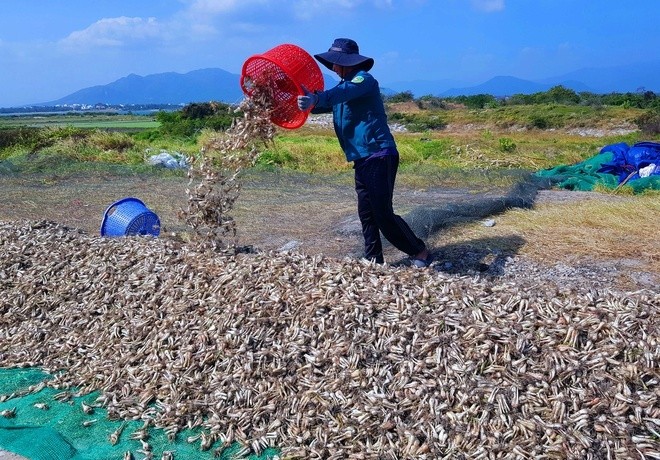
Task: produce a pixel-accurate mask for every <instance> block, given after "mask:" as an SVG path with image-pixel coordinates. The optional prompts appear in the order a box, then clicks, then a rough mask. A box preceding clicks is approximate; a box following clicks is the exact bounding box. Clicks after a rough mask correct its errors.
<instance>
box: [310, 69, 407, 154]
mask: <svg viewBox="0 0 660 460" xmlns="http://www.w3.org/2000/svg"><path fill="white" fill-rule="evenodd" d="M317 95H318V97H319V99H318V102H317V103H316V106H315V107H314V109H313V110H312V113H324V112H329V111H330V109H332V115H333V117H332V118H333V122H334V127H335V133H336V134H337V138H338V139H339V145H341V148H342V150H343V151H344V154H345V155H346V160H347V161H355V160H358V159H360V158H366V157H368V156H370V155H371V154H373V153H375V152H379V151H381V150H384V149H387V148H396V144H395V142H394V137H393V136H392V133H391V132H390V128H389V126H388V125H387V116H386V115H385V106H384V104H383V100H382V99H381V96H380V88H379V87H378V81H376V79H375V78H374V77H373V76H372V75H371V74H370V73H368V72H365V71H363V70H360V71H358V72H357V73H355V74H354V75H350V76H348V78H346V79H344V80H341V81H340V82H339V84H338V85H337V86H335V87H334V88H331V89H329V90H327V91H319V92H318V93H317Z"/></svg>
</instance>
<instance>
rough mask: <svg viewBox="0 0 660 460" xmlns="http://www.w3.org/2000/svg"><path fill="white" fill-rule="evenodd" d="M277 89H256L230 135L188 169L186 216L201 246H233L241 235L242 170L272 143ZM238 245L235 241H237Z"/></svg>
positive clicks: (209, 145)
mask: <svg viewBox="0 0 660 460" xmlns="http://www.w3.org/2000/svg"><path fill="white" fill-rule="evenodd" d="M273 97H274V96H273V89H272V88H271V87H269V86H268V85H260V86H255V87H254V88H253V91H252V93H251V95H250V97H248V98H245V99H244V100H243V101H242V102H241V104H239V105H238V106H237V107H236V108H234V109H232V110H233V111H234V113H242V118H234V120H233V123H232V125H231V126H230V127H229V128H228V129H227V131H226V132H224V133H220V134H218V135H217V136H215V137H213V138H211V139H210V140H209V142H208V143H207V144H206V145H205V146H204V147H203V148H202V150H201V152H200V156H199V158H196V159H193V164H192V165H191V167H190V168H189V169H188V178H189V185H188V188H187V189H186V194H187V196H188V207H187V208H186V209H185V210H183V211H182V212H181V216H180V217H181V218H182V220H184V221H185V222H186V223H187V224H188V226H189V227H190V228H191V230H192V234H191V235H192V237H193V238H195V239H196V241H197V243H199V244H202V245H205V246H209V247H211V248H223V247H225V246H227V245H228V244H229V242H228V241H225V240H224V238H226V237H235V236H236V222H235V221H234V218H233V217H232V216H231V215H230V214H229V213H230V212H231V210H232V209H233V207H234V203H235V201H236V199H237V198H238V196H239V194H240V190H241V185H242V184H241V181H240V180H239V177H240V174H241V172H242V171H243V170H244V169H245V168H247V167H250V166H253V165H254V162H255V161H256V160H257V158H258V156H259V154H260V153H261V148H262V147H263V146H264V145H266V144H268V143H269V142H271V141H272V139H273V137H274V135H275V127H274V125H273V124H272V123H271V121H270V115H271V111H272V107H273ZM234 243H235V241H234Z"/></svg>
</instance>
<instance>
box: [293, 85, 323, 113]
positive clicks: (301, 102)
mask: <svg viewBox="0 0 660 460" xmlns="http://www.w3.org/2000/svg"><path fill="white" fill-rule="evenodd" d="M302 90H303V92H304V93H305V95H304V96H298V108H299V109H300V110H301V111H302V112H306V111H308V110H311V109H312V107H314V106H315V105H316V103H317V102H318V101H319V97H318V96H317V95H316V94H314V93H312V92H311V91H310V90H308V89H307V88H305V85H302Z"/></svg>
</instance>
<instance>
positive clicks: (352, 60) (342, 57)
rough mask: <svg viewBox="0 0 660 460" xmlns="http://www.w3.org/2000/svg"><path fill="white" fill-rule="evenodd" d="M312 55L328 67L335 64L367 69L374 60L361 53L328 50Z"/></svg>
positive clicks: (371, 65) (372, 64)
mask: <svg viewBox="0 0 660 460" xmlns="http://www.w3.org/2000/svg"><path fill="white" fill-rule="evenodd" d="M314 57H315V58H316V59H317V60H318V61H319V62H320V63H321V64H323V65H324V66H326V67H327V68H328V69H330V70H332V66H333V65H335V64H337V65H340V66H344V67H353V66H361V67H362V68H363V69H364V70H366V71H368V70H370V69H371V68H372V67H373V66H374V60H373V59H372V58H370V57H366V56H362V55H361V54H356V53H353V54H347V53H340V52H338V51H328V52H327V53H321V54H315V55H314Z"/></svg>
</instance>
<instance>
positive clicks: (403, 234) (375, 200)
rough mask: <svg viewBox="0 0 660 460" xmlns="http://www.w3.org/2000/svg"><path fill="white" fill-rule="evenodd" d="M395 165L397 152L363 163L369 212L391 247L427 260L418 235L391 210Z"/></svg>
mask: <svg viewBox="0 0 660 460" xmlns="http://www.w3.org/2000/svg"><path fill="white" fill-rule="evenodd" d="M398 167H399V157H398V156H397V155H387V156H384V157H380V158H373V159H370V160H368V161H366V162H365V163H364V166H363V168H362V169H364V172H363V174H362V178H363V186H364V188H365V189H366V193H367V195H368V197H369V204H370V206H371V215H372V216H373V220H374V222H375V224H376V226H377V227H378V228H379V229H380V231H381V233H382V234H383V236H384V237H385V238H386V239H387V240H388V241H389V242H390V243H392V245H393V246H394V247H396V248H397V249H399V250H400V251H402V252H405V253H406V254H408V255H409V256H411V257H420V258H422V257H423V258H424V259H426V257H428V252H427V251H426V245H425V244H424V242H423V241H422V240H420V239H419V238H417V236H416V235H415V233H414V232H413V231H412V230H411V228H410V226H409V225H408V224H407V223H406V221H405V220H403V219H402V218H401V217H400V216H398V215H396V214H395V213H394V209H393V207H392V196H393V194H394V182H395V180H396V173H397V169H398Z"/></svg>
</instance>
